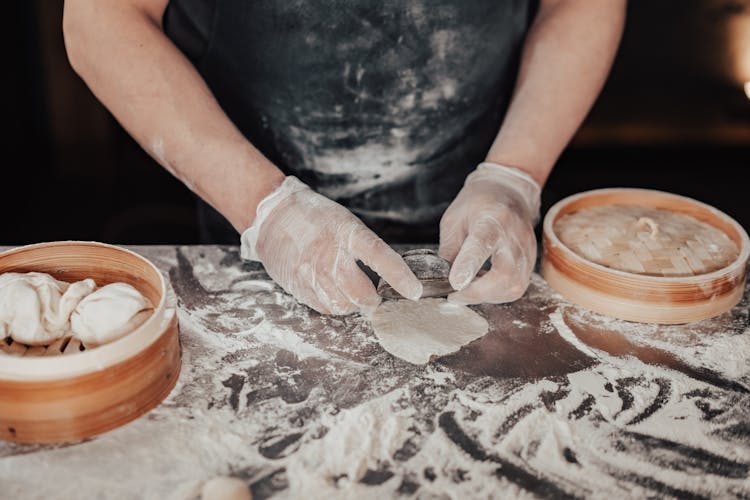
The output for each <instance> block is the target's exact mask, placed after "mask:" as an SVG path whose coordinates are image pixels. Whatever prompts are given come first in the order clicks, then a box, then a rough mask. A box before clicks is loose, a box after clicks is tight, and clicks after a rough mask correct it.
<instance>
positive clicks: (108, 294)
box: [70, 283, 153, 345]
mask: <svg viewBox="0 0 750 500" xmlns="http://www.w3.org/2000/svg"><path fill="white" fill-rule="evenodd" d="M152 307H153V306H152V305H151V302H149V300H148V299H146V298H145V297H144V296H143V295H141V293H140V292H139V291H138V290H136V289H135V288H133V287H132V286H130V285H128V284H127V283H112V284H109V285H106V286H103V287H102V288H100V289H99V290H97V291H95V292H94V293H92V294H90V295H89V296H87V297H86V298H85V299H83V300H82V301H81V302H79V303H78V306H77V307H76V308H75V310H74V311H73V314H72V315H71V317H70V326H71V331H72V333H73V336H74V337H76V338H78V339H80V340H81V342H83V343H84V344H93V345H98V344H106V343H107V342H112V341H113V340H117V339H118V338H120V337H122V336H123V335H125V334H127V333H130V332H132V331H133V330H135V329H136V328H138V327H139V326H140V325H141V324H143V323H144V322H145V321H146V319H148V317H149V316H150V315H151V309H152Z"/></svg>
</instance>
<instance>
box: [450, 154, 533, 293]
mask: <svg viewBox="0 0 750 500" xmlns="http://www.w3.org/2000/svg"><path fill="white" fill-rule="evenodd" d="M540 193H541V188H540V187H539V185H538V184H537V183H536V182H535V181H534V179H532V178H531V176H529V175H528V174H526V173H525V172H522V171H520V170H518V169H515V168H510V167H505V166H502V165H497V164H494V163H482V164H480V165H479V167H477V169H476V170H475V171H474V172H472V173H471V174H470V175H469V176H468V177H467V178H466V182H465V184H464V187H463V188H462V189H461V191H460V192H459V193H458V196H457V197H456V199H455V200H453V203H451V204H450V206H449V207H448V209H447V210H446V211H445V214H444V215H443V218H442V220H441V221H440V248H439V250H438V253H439V254H440V256H441V257H443V258H444V259H446V260H448V261H450V262H452V265H451V271H450V275H449V281H450V283H451V286H452V287H453V288H454V289H455V290H458V291H457V292H454V293H453V294H451V295H450V296H449V297H448V300H449V301H451V302H455V303H459V304H481V303H491V304H501V303H504V302H512V301H514V300H517V299H519V298H520V297H521V296H522V295H523V294H524V292H525V291H526V288H527V287H528V284H529V279H530V278H531V273H532V271H533V269H534V263H535V262H536V251H537V250H536V248H537V246H536V237H535V235H534V224H535V223H536V220H537V219H538V217H539V202H540ZM487 259H490V260H491V264H492V267H491V268H490V270H489V271H488V272H487V273H485V274H484V275H482V276H480V277H478V278H476V279H475V277H476V276H477V273H478V272H479V270H480V269H481V268H482V266H483V265H484V263H485V262H486V261H487Z"/></svg>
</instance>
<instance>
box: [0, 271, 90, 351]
mask: <svg viewBox="0 0 750 500" xmlns="http://www.w3.org/2000/svg"><path fill="white" fill-rule="evenodd" d="M95 288H96V283H94V280H90V279H87V280H83V281H79V282H77V283H73V284H69V283H65V282H64V281H58V280H56V279H55V278H53V277H52V276H50V275H48V274H44V273H35V272H32V273H5V274H2V275H0V334H2V336H3V337H5V336H8V335H9V336H11V337H12V338H13V340H15V341H16V342H20V343H22V344H27V345H44V344H49V343H51V342H53V341H55V340H57V339H59V338H62V337H64V336H65V335H66V333H67V332H68V330H69V327H70V323H69V319H70V314H71V312H72V311H73V309H75V308H76V306H77V305H78V303H79V302H80V301H81V300H82V299H83V298H84V297H86V296H87V295H88V294H90V293H91V292H92V291H93V290H94V289H95Z"/></svg>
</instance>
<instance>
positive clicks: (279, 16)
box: [165, 0, 533, 225]
mask: <svg viewBox="0 0 750 500" xmlns="http://www.w3.org/2000/svg"><path fill="white" fill-rule="evenodd" d="M532 3H533V1H532V0H507V1H501V0H477V1H472V2H465V1H464V0H422V1H417V0H381V1H373V0H349V1H346V0H319V1H314V2H311V1H309V0H287V1H283V2H282V1H278V0H276V1H274V0H260V1H250V0H214V1H212V2H206V0H172V1H171V2H170V4H169V7H168V8H167V12H166V14H165V29H166V32H167V34H168V36H170V37H171V38H172V39H173V40H174V41H175V43H176V44H177V45H178V46H179V47H180V48H181V49H182V50H183V51H184V52H185V53H186V54H187V55H188V57H189V58H190V59H191V60H192V61H193V62H194V63H195V65H196V67H197V68H198V70H199V71H200V72H201V74H202V75H203V77H204V78H205V79H206V81H207V83H208V85H209V86H210V87H211V89H212V91H213V92H214V94H215V95H216V97H217V99H218V100H219V102H220V104H221V105H222V107H223V108H224V110H225V111H226V112H227V114H228V115H229V117H230V118H231V119H232V120H233V121H234V122H235V124H237V126H238V127H239V128H240V130H242V132H243V133H244V134H245V135H246V136H247V137H248V139H249V140H250V141H251V142H253V144H254V145H255V146H256V147H258V148H259V149H260V150H261V151H262V152H263V153H264V154H266V156H268V157H269V158H270V159H271V160H272V161H274V162H275V163H276V164H277V165H278V166H279V167H280V168H282V170H284V171H285V172H286V173H288V174H293V175H297V176H298V177H299V178H300V179H302V180H303V181H305V182H307V183H308V184H310V185H311V186H312V187H313V188H314V189H316V190H317V191H318V192H320V193H321V194H323V195H325V196H328V197H330V198H332V199H334V200H336V201H338V202H340V203H342V204H344V205H346V206H348V207H349V208H350V209H351V210H352V211H353V212H354V213H356V214H357V215H359V216H360V217H362V218H363V219H365V221H370V222H374V223H377V222H378V221H380V222H383V221H386V222H388V221H390V222H394V223H401V224H406V225H411V224H434V223H436V222H437V220H438V219H439V217H440V215H441V214H442V212H443V211H444V210H445V208H446V207H447V205H448V203H450V201H451V200H452V198H453V197H454V196H455V195H456V193H457V192H458V190H459V189H460V187H461V185H462V183H463V179H464V178H465V176H466V175H467V174H468V172H469V171H470V170H472V169H473V168H474V167H475V166H476V164H477V163H478V162H479V161H481V160H482V159H483V157H484V155H485V154H486V151H487V149H488V148H489V146H490V144H491V142H492V140H493V138H494V136H495V134H496V132H497V129H498V127H499V125H500V122H501V119H502V116H503V114H504V110H505V107H506V106H507V103H508V99H509V95H510V91H511V88H512V84H513V81H514V78H515V73H516V69H517V59H518V54H519V50H520V46H521V43H522V41H523V37H524V35H525V32H526V29H527V27H528V24H529V22H530V19H531V16H532V9H533V5H532Z"/></svg>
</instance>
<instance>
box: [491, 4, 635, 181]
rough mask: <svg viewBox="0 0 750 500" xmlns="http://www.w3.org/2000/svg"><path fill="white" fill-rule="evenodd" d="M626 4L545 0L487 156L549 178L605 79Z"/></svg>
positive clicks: (543, 179) (618, 39) (535, 176)
mask: <svg viewBox="0 0 750 500" xmlns="http://www.w3.org/2000/svg"><path fill="white" fill-rule="evenodd" d="M625 5H626V2H625V0H542V2H541V4H540V7H539V12H538V14H537V17H536V19H535V21H534V23H533V25H532V27H531V30H530V31H529V34H528V37H527V39H526V43H525V45H524V48H523V53H522V57H521V67H520V70H519V74H518V80H517V82H516V88H515V91H514V95H513V99H512V101H511V105H510V107H509V109H508V112H507V114H506V117H505V121H504V122H503V125H502V127H501V128H500V132H499V133H498V135H497V138H496V139H495V142H494V144H493V145H492V147H491V148H490V151H489V153H488V154H487V161H490V162H494V163H499V164H501V165H508V166H512V167H516V168H519V169H521V170H524V171H526V172H528V173H529V174H530V175H531V176H532V177H533V178H534V179H535V180H536V181H537V182H538V183H540V185H543V184H544V182H545V181H546V180H547V177H548V176H549V173H550V171H551V170H552V166H553V165H554V163H555V162H556V161H557V158H558V156H559V155H560V153H561V152H562V150H563V149H564V148H565V146H566V145H567V144H568V142H569V141H570V139H571V138H572V137H573V134H574V133H575V131H576V130H577V129H578V127H579V126H580V124H581V122H582V121H583V119H584V117H585V116H586V114H587V113H588V111H589V109H590V108H591V105H592V104H593V102H594V100H595V99H596V96H597V95H598V94H599V92H600V90H601V88H602V86H603V84H604V81H605V79H606V77H607V74H608V72H609V69H610V66H611V65H612V61H613V59H614V56H615V53H616V51H617V46H618V44H619V41H620V36H621V35H622V29H623V24H624V21H625Z"/></svg>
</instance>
